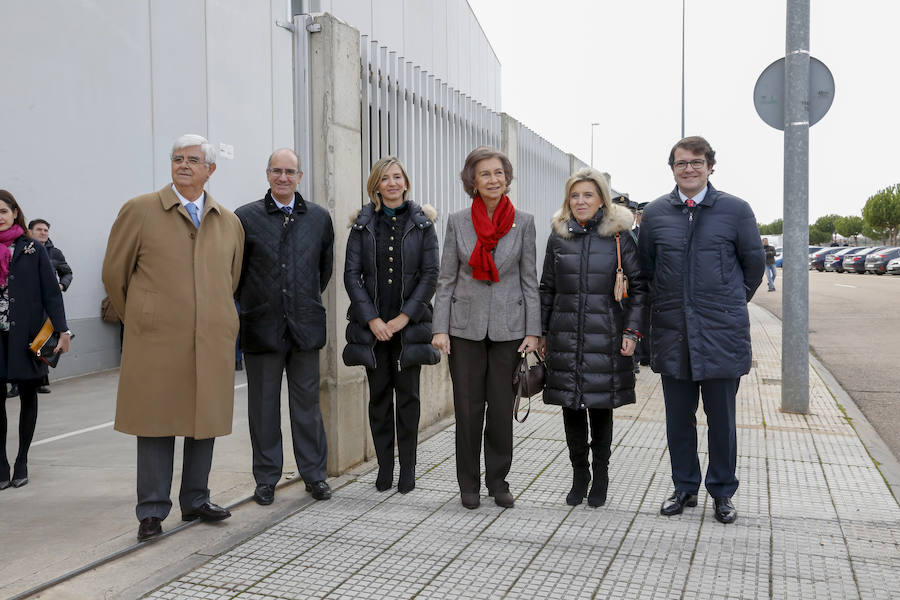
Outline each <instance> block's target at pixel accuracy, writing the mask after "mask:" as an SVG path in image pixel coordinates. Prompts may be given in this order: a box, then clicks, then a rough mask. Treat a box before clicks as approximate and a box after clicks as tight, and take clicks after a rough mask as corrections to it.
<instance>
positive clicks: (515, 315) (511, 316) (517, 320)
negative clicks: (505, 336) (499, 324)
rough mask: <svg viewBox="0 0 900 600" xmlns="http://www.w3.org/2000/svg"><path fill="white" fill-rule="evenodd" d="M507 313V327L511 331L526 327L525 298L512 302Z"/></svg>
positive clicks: (514, 331)
mask: <svg viewBox="0 0 900 600" xmlns="http://www.w3.org/2000/svg"><path fill="white" fill-rule="evenodd" d="M508 307H509V310H508V311H507V313H506V327H507V329H509V331H510V332H511V333H516V332H518V331H522V330H524V329H525V299H524V298H519V299H518V300H516V301H514V302H511V303H510V304H509V305H508Z"/></svg>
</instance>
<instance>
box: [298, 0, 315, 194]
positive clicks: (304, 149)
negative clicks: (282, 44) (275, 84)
mask: <svg viewBox="0 0 900 600" xmlns="http://www.w3.org/2000/svg"><path fill="white" fill-rule="evenodd" d="M301 4H305V3H301ZM305 8H306V7H305V6H304V7H302V8H301V10H303V9H305ZM311 23H312V17H310V16H309V15H308V14H295V15H294V16H293V26H294V151H296V152H297V156H299V157H300V170H301V171H303V178H302V179H301V180H300V184H299V185H298V186H297V191H299V192H300V195H302V196H303V197H304V198H306V199H307V200H308V201H313V197H312V196H313V194H312V191H313V189H314V188H313V184H314V183H315V182H314V174H315V171H314V170H313V164H312V117H311V114H312V112H311V111H312V106H311V104H312V102H311V98H310V90H309V85H310V78H309V58H310V53H309V30H308V29H307V27H308V26H309V25H310V24H311Z"/></svg>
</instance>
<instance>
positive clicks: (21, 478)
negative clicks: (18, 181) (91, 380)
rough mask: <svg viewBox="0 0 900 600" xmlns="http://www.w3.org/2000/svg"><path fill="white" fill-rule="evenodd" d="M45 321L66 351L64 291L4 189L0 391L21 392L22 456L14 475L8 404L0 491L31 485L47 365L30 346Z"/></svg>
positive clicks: (1, 434)
mask: <svg viewBox="0 0 900 600" xmlns="http://www.w3.org/2000/svg"><path fill="white" fill-rule="evenodd" d="M47 317H50V322H51V323H53V328H54V330H55V331H59V332H61V333H60V336H59V344H58V346H57V348H56V352H67V351H68V350H69V342H70V339H71V337H72V332H71V331H69V327H68V325H67V324H66V311H65V308H64V307H63V299H62V292H61V291H60V286H59V282H58V281H57V279H56V274H55V273H54V272H53V265H52V263H51V262H50V256H49V255H48V254H47V250H46V249H45V248H44V246H43V245H42V244H41V243H40V242H38V241H37V240H34V239H32V238H30V237H28V234H27V230H26V229H25V215H24V214H23V213H22V209H21V207H20V206H19V204H18V202H16V199H15V198H14V197H13V195H12V194H11V193H9V192H8V191H6V190H0V389H3V390H6V383H7V382H8V381H11V382H15V383H17V384H18V387H19V403H20V406H21V408H20V411H19V451H18V454H17V455H16V460H15V464H14V466H13V470H12V473H10V469H9V460H8V459H7V457H6V430H7V417H6V400H5V399H4V400H3V406H2V410H0V490H5V489H6V488H8V487H10V486H12V487H14V488H20V487H22V486H23V485H26V484H27V483H28V450H29V449H30V447H31V441H32V439H33V438H34V429H35V426H36V424H37V411H38V402H37V388H38V386H39V385H40V382H41V378H42V377H43V376H45V375H46V374H47V365H46V364H44V363H43V362H41V361H39V360H37V359H36V358H35V356H34V355H33V354H32V353H31V351H30V350H29V344H31V341H32V340H33V339H34V337H35V335H37V333H38V331H40V329H41V327H42V326H43V324H44V321H45V320H46V318H47Z"/></svg>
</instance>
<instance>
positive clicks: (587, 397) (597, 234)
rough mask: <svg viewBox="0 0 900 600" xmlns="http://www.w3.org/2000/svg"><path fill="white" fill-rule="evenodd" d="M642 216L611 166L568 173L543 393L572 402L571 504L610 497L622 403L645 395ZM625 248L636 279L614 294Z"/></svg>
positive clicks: (554, 229)
mask: <svg viewBox="0 0 900 600" xmlns="http://www.w3.org/2000/svg"><path fill="white" fill-rule="evenodd" d="M632 222H633V217H632V216H631V213H630V212H629V210H628V209H627V208H626V207H625V206H623V205H620V204H613V203H612V202H611V200H610V191H609V186H608V185H607V183H606V179H605V178H604V177H603V175H602V174H601V173H600V172H599V171H596V170H594V169H591V168H585V169H581V170H579V171H577V172H576V173H575V174H574V175H572V176H571V177H570V178H569V180H568V181H567V182H566V189H565V195H564V198H563V204H562V208H560V210H558V211H556V214H555V215H554V216H553V220H552V222H551V233H550V237H549V239H548V240H547V252H546V254H545V255H544V270H543V275H542V277H541V286H540V294H541V329H542V330H543V333H544V337H543V338H542V340H541V354H543V355H544V356H545V357H546V365H547V374H546V385H545V387H544V393H543V400H544V402H545V403H547V404H555V405H560V406H562V414H563V426H564V427H565V432H566V444H567V445H568V447H569V459H570V460H571V462H572V471H573V476H572V488H571V490H570V491H569V493H568V495H567V496H566V504H568V505H570V506H577V505H579V504H581V503H582V501H583V500H584V497H585V495H587V498H588V505H589V506H592V507H597V506H603V504H605V503H606V494H607V490H608V487H609V457H610V453H611V445H612V434H613V409H614V408H617V407H619V406H624V405H625V404H633V403H634V402H635V395H634V379H635V378H634V373H633V372H632V370H633V366H634V359H633V355H634V351H635V348H636V347H637V345H638V343H639V341H640V339H641V331H642V330H643V321H644V298H645V294H646V291H647V282H646V280H645V279H644V277H643V275H642V273H641V271H640V267H639V264H638V255H637V245H636V244H635V241H634V239H633V238H632V237H631V225H632ZM619 256H621V265H622V270H623V271H624V273H625V276H626V277H627V278H628V296H627V297H626V298H624V299H623V300H622V301H621V302H617V301H616V300H615V298H614V286H615V282H616V270H617V268H618V265H619V262H620V261H619V258H618V257H619ZM588 423H590V431H591V440H590V444H589V443H588ZM588 449H590V450H591V452H592V454H593V461H589V460H588ZM590 467H593V469H591V468H590ZM592 470H593V477H592V473H591V471H592ZM592 481H593V483H591V482H592ZM588 483H591V489H590V492H588Z"/></svg>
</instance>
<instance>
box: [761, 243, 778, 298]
mask: <svg viewBox="0 0 900 600" xmlns="http://www.w3.org/2000/svg"><path fill="white" fill-rule="evenodd" d="M762 245H763V250H765V252H766V283H768V284H769V291H770V292H774V291H775V276H776V275H777V272H776V269H775V255H776V254H778V253H777V252H776V250H775V246H770V245H769V238H763V239H762Z"/></svg>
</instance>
